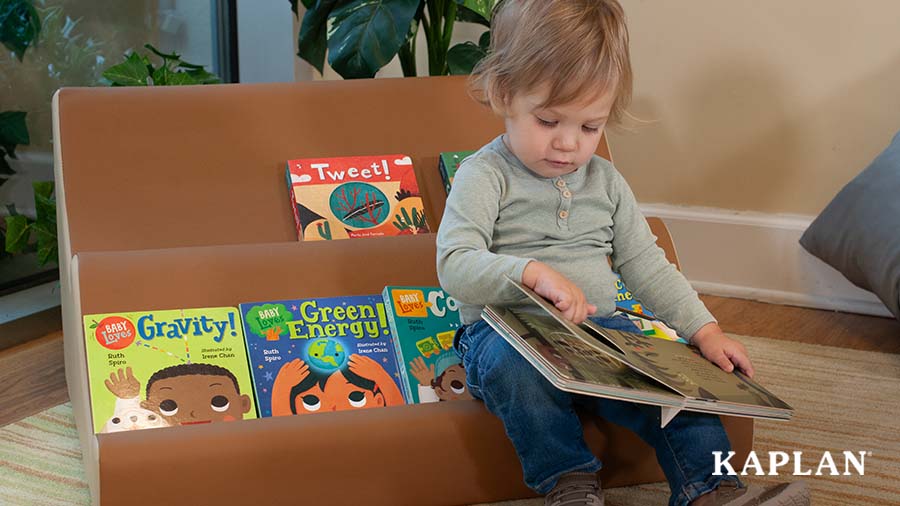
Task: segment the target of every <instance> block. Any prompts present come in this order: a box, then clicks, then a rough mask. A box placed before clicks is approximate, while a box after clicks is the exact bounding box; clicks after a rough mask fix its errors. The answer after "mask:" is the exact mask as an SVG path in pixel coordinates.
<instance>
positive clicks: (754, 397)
mask: <svg viewBox="0 0 900 506" xmlns="http://www.w3.org/2000/svg"><path fill="white" fill-rule="evenodd" d="M507 280H508V281H509V282H510V283H513V284H514V285H516V287H518V288H519V290H521V291H522V292H523V293H524V294H525V295H527V298H526V299H525V301H524V302H523V303H522V304H520V305H516V306H512V307H498V306H491V305H488V306H485V308H484V311H483V312H482V315H481V316H482V318H483V319H484V320H485V321H486V322H487V323H488V324H490V326H491V327H493V328H494V330H496V331H497V332H498V333H499V334H500V335H501V336H503V338H504V339H506V340H507V341H508V342H509V343H510V344H511V345H512V347H513V348H514V349H515V350H516V351H518V352H519V353H521V354H522V356H523V357H525V359H526V360H528V362H529V363H530V364H531V365H533V366H534V367H535V369H537V370H538V371H539V372H540V373H541V374H542V375H543V376H544V377H545V378H547V380H548V381H550V383H551V384H553V385H554V386H556V387H557V388H559V389H561V390H565V391H567V392H573V393H579V394H587V395H595V396H598V397H606V398H610V399H617V400H622V401H630V402H641V403H645V404H653V405H657V406H660V407H661V408H662V416H661V424H662V426H663V427H664V426H665V425H666V424H667V423H668V422H669V421H670V420H672V418H674V417H675V415H676V414H678V412H679V411H681V410H683V409H684V410H689V411H701V412H705V413H714V414H722V415H733V416H747V417H754V418H767V419H774V420H789V419H790V418H791V416H792V415H793V408H791V407H790V406H789V405H787V404H786V403H785V402H784V401H782V400H781V399H779V398H778V397H777V396H775V395H774V394H772V393H771V392H769V391H768V390H766V389H765V388H763V387H762V386H760V385H759V384H758V383H756V382H755V381H753V380H752V379H750V378H748V377H747V376H745V375H744V374H742V373H740V372H738V371H737V370H735V372H731V373H728V372H725V371H723V370H722V369H720V368H719V367H718V366H717V365H715V364H713V363H712V362H710V361H709V360H707V359H706V358H704V357H703V356H702V355H701V354H700V351H699V350H697V348H695V347H693V346H690V345H686V344H682V343H678V342H674V341H668V340H665V339H659V338H654V337H649V336H645V335H643V334H640V333H637V329H636V328H635V333H630V332H620V331H617V330H611V329H606V328H602V327H600V326H598V325H595V324H594V323H593V322H592V321H590V320H587V321H585V322H584V323H582V324H581V325H575V324H574V323H572V322H571V321H569V320H566V319H565V317H563V316H562V313H560V312H559V310H557V309H556V308H555V307H554V306H553V305H552V304H550V303H549V302H547V301H546V300H544V299H543V298H542V297H541V296H540V295H538V294H536V293H534V292H533V291H532V290H531V289H529V288H527V287H525V286H523V285H522V284H520V283H518V282H516V281H514V280H512V279H509V278H507Z"/></svg>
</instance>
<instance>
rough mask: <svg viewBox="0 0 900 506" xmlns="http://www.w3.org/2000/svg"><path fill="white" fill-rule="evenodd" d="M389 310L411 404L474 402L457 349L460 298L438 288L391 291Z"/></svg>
mask: <svg viewBox="0 0 900 506" xmlns="http://www.w3.org/2000/svg"><path fill="white" fill-rule="evenodd" d="M382 297H383V298H384V308H385V310H386V311H387V315H388V322H389V324H390V327H391V332H392V333H393V336H394V344H395V349H396V350H397V361H398V362H399V364H400V376H401V377H402V378H403V382H404V385H405V386H406V392H407V394H408V397H407V400H408V401H409V402H410V403H424V402H437V401H450V400H456V399H471V398H472V395H471V394H470V393H469V390H468V387H467V386H466V371H465V370H464V369H463V365H462V363H461V362H460V360H459V357H458V356H457V355H456V351H454V350H453V337H454V336H455V335H456V331H457V330H458V329H459V327H460V321H459V308H458V303H457V302H456V299H454V298H453V297H450V296H449V295H447V293H446V292H444V291H443V290H442V289H441V288H440V287H436V286H386V287H385V288H384V291H383V292H382Z"/></svg>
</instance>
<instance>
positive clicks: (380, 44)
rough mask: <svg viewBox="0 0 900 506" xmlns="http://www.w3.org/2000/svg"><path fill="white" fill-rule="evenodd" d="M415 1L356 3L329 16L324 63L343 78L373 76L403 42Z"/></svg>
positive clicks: (417, 1)
mask: <svg viewBox="0 0 900 506" xmlns="http://www.w3.org/2000/svg"><path fill="white" fill-rule="evenodd" d="M418 7H419V0H356V1H350V2H346V3H343V4H341V5H340V6H338V8H337V9H335V10H334V11H332V13H331V16H329V22H330V23H331V25H332V26H331V29H330V30H329V31H328V63H329V64H330V65H331V68H333V69H334V70H335V71H337V73H338V74H340V75H341V76H342V77H344V78H345V79H353V78H360V77H374V76H375V73H376V72H378V70H379V69H380V68H381V67H383V66H385V65H387V63H388V62H390V61H391V59H393V58H394V56H395V55H396V54H397V52H398V51H399V50H400V46H401V45H402V44H403V42H404V41H405V40H406V35H407V33H408V32H409V26H410V22H411V21H412V19H413V17H414V16H415V15H416V10H417V9H418Z"/></svg>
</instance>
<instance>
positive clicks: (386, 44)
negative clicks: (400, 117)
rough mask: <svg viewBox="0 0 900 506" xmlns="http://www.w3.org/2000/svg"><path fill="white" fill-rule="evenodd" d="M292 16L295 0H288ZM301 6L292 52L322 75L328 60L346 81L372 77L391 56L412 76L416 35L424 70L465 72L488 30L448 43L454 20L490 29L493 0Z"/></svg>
mask: <svg viewBox="0 0 900 506" xmlns="http://www.w3.org/2000/svg"><path fill="white" fill-rule="evenodd" d="M290 1H291V6H292V9H293V11H294V14H295V15H296V14H297V12H298V11H297V7H298V5H297V2H298V0H290ZM301 1H302V2H303V6H304V7H305V8H306V13H305V14H304V15H303V21H302V23H301V25H300V35H299V37H298V41H297V55H298V56H300V57H301V58H303V59H304V60H306V61H307V62H309V63H310V64H311V65H312V66H314V67H315V68H316V69H318V71H319V72H320V73H321V72H322V71H323V70H324V64H325V57H326V53H327V56H328V64H329V65H330V66H331V68H333V69H334V70H335V71H336V72H337V73H338V74H340V75H341V76H342V77H344V78H345V79H352V78H363V77H374V76H375V73H376V72H378V70H379V69H380V68H381V67H383V66H385V65H387V63H388V62H390V61H391V60H392V59H393V58H394V56H399V59H400V65H401V67H402V68H403V75H405V76H408V77H410V76H415V75H417V69H416V60H415V54H416V36H417V35H418V32H419V30H420V29H421V30H422V31H423V32H424V35H425V41H426V44H427V46H428V48H427V49H428V74H429V75H433V76H439V75H446V74H468V73H470V72H471V70H472V67H474V65H475V64H476V63H477V62H478V61H479V60H481V59H482V58H483V57H484V56H485V54H486V53H487V47H488V43H489V41H490V35H489V33H490V32H485V33H484V34H482V35H481V37H480V38H479V41H478V43H477V44H476V43H474V42H464V43H461V44H457V45H455V46H453V47H450V41H451V37H452V36H453V27H454V24H455V23H456V22H457V21H460V22H469V23H478V24H481V25H484V26H487V27H489V26H490V21H491V13H492V11H493V8H494V5H495V4H496V3H498V0H349V1H337V0H301Z"/></svg>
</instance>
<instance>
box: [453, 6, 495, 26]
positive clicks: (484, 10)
mask: <svg viewBox="0 0 900 506" xmlns="http://www.w3.org/2000/svg"><path fill="white" fill-rule="evenodd" d="M456 3H457V4H459V6H460V7H462V9H459V11H463V10H465V11H469V13H472V14H474V15H476V16H478V17H479V18H480V19H461V18H460V15H459V11H457V16H456V18H457V19H459V20H460V21H466V22H469V23H479V24H482V25H485V26H490V25H491V12H492V11H493V10H494V5H495V4H496V3H497V1H496V0H456ZM464 16H466V17H469V14H468V13H467V14H464Z"/></svg>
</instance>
